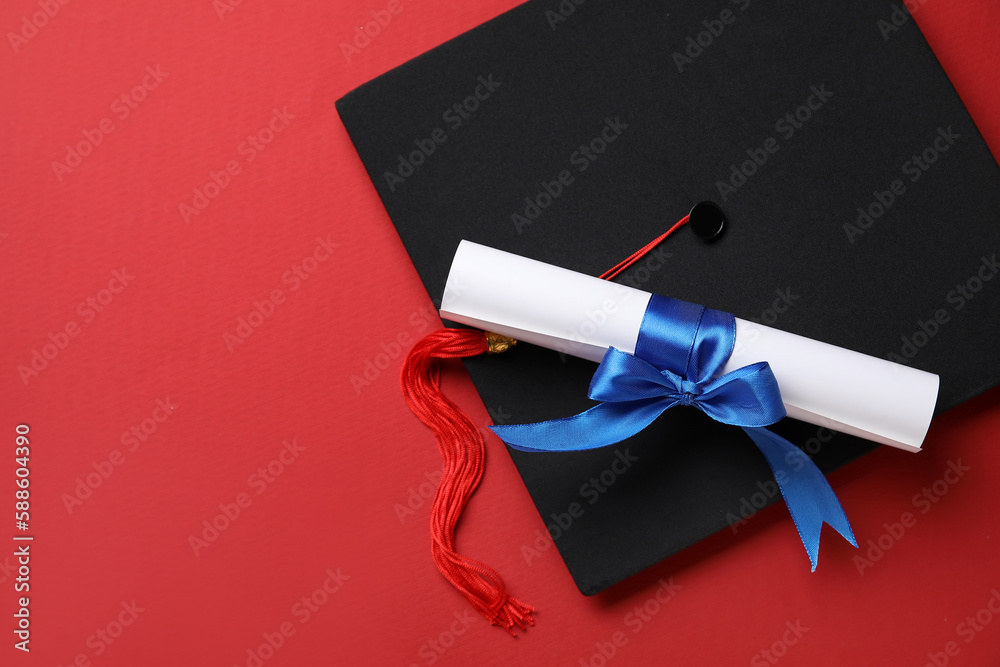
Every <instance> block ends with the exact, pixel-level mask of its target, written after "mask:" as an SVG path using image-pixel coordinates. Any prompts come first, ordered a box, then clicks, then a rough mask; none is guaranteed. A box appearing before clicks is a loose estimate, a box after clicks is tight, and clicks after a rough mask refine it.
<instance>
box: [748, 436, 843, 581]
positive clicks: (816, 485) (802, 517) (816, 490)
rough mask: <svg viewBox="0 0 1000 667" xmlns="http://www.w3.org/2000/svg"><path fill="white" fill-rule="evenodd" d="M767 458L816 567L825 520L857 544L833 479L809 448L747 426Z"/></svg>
mask: <svg viewBox="0 0 1000 667" xmlns="http://www.w3.org/2000/svg"><path fill="white" fill-rule="evenodd" d="M743 430H744V431H746V434H747V435H748V436H750V438H751V439H752V440H753V441H754V443H755V444H756V445H757V447H758V448H759V449H760V451H761V453H762V454H763V455H764V458H766V459H767V462H768V464H769V465H770V466H771V470H772V471H773V472H774V479H775V481H776V482H777V483H778V488H779V489H781V495H782V496H784V498H785V504H786V505H788V511H789V513H790V514H791V515H792V521H794V522H795V529H796V530H798V531H799V537H800V538H801V539H802V545H803V546H804V547H805V548H806V553H807V554H809V562H810V563H811V564H812V571H813V572H815V571H816V564H817V563H818V562H819V537H820V532H821V531H822V529H823V522H826V523H827V524H829V525H830V526H831V527H832V528H833V529H834V530H836V531H837V532H838V533H840V534H841V535H842V536H843V538H844V539H845V540H847V541H848V542H850V543H851V544H852V545H853V546H855V547H857V546H858V542H857V540H856V539H855V538H854V531H853V530H851V524H850V522H848V520H847V515H846V514H845V513H844V508H843V507H841V505H840V501H839V500H837V495H836V494H835V493H834V492H833V489H831V488H830V483H829V482H827V481H826V477H824V476H823V473H822V472H820V470H819V468H817V467H816V464H815V463H813V462H812V459H810V458H809V457H808V456H807V455H806V454H805V452H803V451H802V450H801V449H799V448H798V447H796V446H795V445H793V444H792V443H790V442H788V441H787V440H785V439H784V438H782V437H781V436H780V435H777V434H776V433H772V432H771V431H769V430H767V429H766V428H751V427H744V428H743Z"/></svg>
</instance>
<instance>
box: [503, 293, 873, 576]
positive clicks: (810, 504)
mask: <svg viewBox="0 0 1000 667" xmlns="http://www.w3.org/2000/svg"><path fill="white" fill-rule="evenodd" d="M735 343H736V320H735V318H734V317H733V316H732V315H730V314H729V313H723V312H721V311H718V310H712V309H710V308H705V307H704V306H697V305H695V304H691V303H687V302H685V301H679V300H677V299H671V298H668V297H663V296H659V295H657V294H654V295H653V296H652V297H651V298H650V301H649V305H648V306H647V307H646V313H645V315H644V316H643V321H642V325H641V326H640V328H639V337H638V340H637V342H636V348H635V354H634V355H632V354H628V353H627V352H622V351H621V350H618V349H615V348H610V349H609V350H608V351H607V353H606V354H605V355H604V359H603V361H601V365H600V366H598V368H597V372H596V373H594V377H593V379H592V380H591V383H590V393H589V396H590V398H591V399H593V400H596V401H602V403H600V404H599V405H596V406H594V407H593V408H591V409H589V410H587V411H585V412H582V413H580V414H578V415H575V416H573V417H567V418H565V419H555V420H552V421H547V422H541V423H538V424H518V425H510V426H491V427H490V428H491V429H492V430H493V432H494V433H496V434H497V435H498V436H499V437H500V438H501V439H502V440H503V441H504V442H506V443H507V444H508V445H510V446H511V447H513V448H514V449H519V450H522V451H526V452H569V451H579V450H584V449H595V448H597V447H604V446H606V445H612V444H615V443H616V442H621V441H622V440H625V439H626V438H629V437H631V436H633V435H635V434H636V433H638V432H639V431H641V430H643V429H644V428H646V427H647V426H649V425H650V424H651V423H652V422H653V420H655V419H656V418H657V417H659V416H660V415H661V414H662V413H663V412H665V411H666V410H669V409H670V408H672V407H675V406H677V405H691V406H694V407H696V408H698V409H700V410H702V411H703V412H705V413H706V414H707V415H708V416H710V417H712V419H715V420H716V421H719V422H722V423H724V424H732V425H734V426H740V427H742V428H743V430H744V431H745V432H746V434H747V435H748V436H750V438H751V439H752V440H753V441H754V443H755V444H756V445H757V447H758V448H759V449H760V451H761V453H762V454H763V455H764V458H765V459H767V462H768V464H769V465H770V466H771V470H772V472H773V473H774V477H775V481H777V483H778V487H779V488H780V489H781V494H782V496H783V497H784V499H785V503H786V504H787V505H788V510H789V512H790V513H791V515H792V520H793V521H794V522H795V527H796V529H797V530H798V532H799V537H800V538H801V539H802V544H803V546H805V548H806V553H807V554H808V555H809V562H810V563H811V564H812V569H813V571H815V570H816V563H817V560H818V558H819V539H820V532H821V529H822V527H823V522H824V521H825V522H826V523H828V524H829V525H830V526H832V527H833V528H834V530H836V531H837V532H838V533H840V534H841V535H842V536H843V537H844V539H846V540H847V541H848V542H850V543H851V544H852V545H854V546H855V547H856V546H857V541H856V540H855V539H854V532H853V531H852V530H851V525H850V523H849V522H848V521H847V516H846V515H845V514H844V509H843V508H842V507H841V506H840V502H839V501H838V500H837V496H836V494H834V492H833V489H831V488H830V484H829V483H828V482H827V481H826V478H825V477H824V476H823V473H822V472H820V470H819V469H818V468H817V467H816V465H815V464H814V463H813V462H812V460H811V459H810V458H809V457H808V456H806V454H805V453H803V451H802V450H801V449H799V448H798V447H796V446H795V445H793V444H792V443H790V442H788V441H787V440H785V439H784V438H782V437H781V436H779V435H777V434H775V433H772V432H771V431H769V430H767V429H766V428H763V427H764V426H768V425H770V424H773V423H775V422H777V421H778V420H780V419H781V418H782V417H784V416H785V406H784V405H783V404H782V402H781V392H780V391H779V389H778V382H777V380H775V378H774V374H773V373H772V372H771V367H770V366H768V364H767V363H766V362H760V363H755V364H750V365H749V366H743V367H742V368H738V369H736V370H734V371H731V372H729V373H726V374H725V375H721V376H719V377H716V375H718V374H719V372H720V371H721V370H722V368H723V367H724V366H725V365H726V362H727V361H728V360H729V357H730V356H731V355H732V353H733V346H734V345H735Z"/></svg>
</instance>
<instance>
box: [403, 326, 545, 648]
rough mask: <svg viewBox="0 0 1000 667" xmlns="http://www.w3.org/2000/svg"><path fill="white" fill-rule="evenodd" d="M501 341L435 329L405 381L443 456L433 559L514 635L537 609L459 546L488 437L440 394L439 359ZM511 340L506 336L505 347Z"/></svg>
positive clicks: (416, 352)
mask: <svg viewBox="0 0 1000 667" xmlns="http://www.w3.org/2000/svg"><path fill="white" fill-rule="evenodd" d="M490 336H493V337H494V338H489V337H490ZM497 342H498V339H497V338H496V335H495V334H487V333H485V332H482V331H478V330H475V329H440V330H438V331H435V332H434V333H431V334H429V335H427V336H425V337H424V338H423V339H422V340H420V341H419V342H418V343H417V344H416V345H414V346H413V349H412V350H410V353H409V354H408V355H407V357H406V362H405V363H404V364H403V370H402V373H401V375H400V385H401V386H402V389H403V396H404V397H405V398H406V403H407V405H409V406H410V410H412V411H413V414H415V415H416V416H417V417H419V418H420V421H422V422H423V423H424V424H426V425H427V426H428V427H430V429H431V430H432V431H433V432H434V437H435V438H436V439H437V444H438V450H439V451H440V452H441V458H442V459H444V472H443V474H442V476H441V482H440V483H439V484H438V488H437V492H436V493H435V494H434V505H433V507H432V509H431V537H432V543H431V553H432V554H433V556H434V563H435V564H436V565H437V568H438V570H440V571H441V574H443V575H444V577H445V579H447V580H448V581H450V582H451V583H452V585H454V586H455V588H457V589H458V590H459V592H460V593H461V594H462V595H464V596H465V599H466V600H468V601H469V603H470V604H472V606H473V607H475V608H476V610H477V611H478V612H479V613H480V614H482V615H483V616H484V617H485V618H486V620H488V621H489V622H490V623H492V624H493V625H500V626H502V627H504V628H506V629H507V631H508V632H510V633H511V634H512V635H513V634H516V633H515V632H514V627H515V626H517V627H519V628H521V629H522V630H523V629H526V628H527V626H529V625H534V624H535V621H534V619H533V618H532V617H531V614H532V613H533V612H534V611H535V608H534V607H532V606H530V605H527V604H525V603H523V602H521V601H520V600H518V599H517V598H514V597H511V596H510V595H509V594H508V593H507V587H506V586H505V585H504V583H503V579H501V578H500V575H499V574H498V573H497V572H496V570H494V569H493V568H491V567H488V566H486V565H484V564H483V563H480V562H479V561H477V560H473V559H471V558H466V557H465V556H462V555H460V554H459V553H458V552H456V551H455V525H456V524H457V523H458V519H459V517H460V516H461V514H462V511H463V510H464V509H465V506H466V504H467V503H468V502H469V498H471V497H472V494H473V493H474V492H475V490H476V487H478V486H479V481H480V480H481V479H482V477H483V469H484V467H485V464H486V442H485V441H484V440H483V435H482V433H481V432H480V431H479V429H478V428H476V425H475V424H474V423H473V422H472V420H471V419H469V418H468V417H467V416H465V414H464V413H463V412H462V410H461V409H460V408H459V407H458V406H457V405H455V404H454V403H452V402H451V401H449V400H448V399H447V398H446V397H445V396H444V394H442V393H441V388H440V368H439V364H440V362H439V361H438V360H439V359H457V358H462V357H471V356H475V355H477V354H482V353H483V352H487V351H502V350H501V349H494V345H493V344H494V343H497ZM509 344H512V343H511V342H510V341H509V339H503V341H501V345H500V346H501V347H502V346H503V345H509ZM504 349H505V348H504Z"/></svg>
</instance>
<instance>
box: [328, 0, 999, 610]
mask: <svg viewBox="0 0 1000 667" xmlns="http://www.w3.org/2000/svg"><path fill="white" fill-rule="evenodd" d="M897 14H898V15H894V14H893V10H892V8H890V7H888V6H887V5H885V4H884V3H880V2H873V1H871V0H845V1H843V2H839V3H827V4H815V3H801V2H770V3H757V2H754V1H753V0H734V1H732V2H728V1H721V0H718V1H716V2H711V3H708V4H704V3H700V4H692V3H663V2H651V1H648V0H647V1H637V2H628V3H621V2H612V1H611V0H587V2H586V3H582V2H581V3H577V2H570V0H565V1H564V2H562V3H556V2H528V3H526V4H524V5H521V6H519V7H517V8H515V9H513V10H511V11H509V12H507V13H505V14H503V15H501V16H499V17H497V18H496V19H494V20H492V21H490V22H488V23H486V24H484V25H482V26H480V27H478V28H476V29H475V30H472V31H470V32H468V33H466V34H464V35H461V36H459V37H457V38H456V39H454V40H452V41H450V42H448V43H446V44H443V45H442V46H440V47H438V48H435V49H433V50H432V51H430V52H428V53H426V54H424V55H422V56H420V57H418V58H416V59H414V60H413V61H410V62H408V63H406V64H404V65H402V66H400V67H398V68H396V69H394V70H392V71H391V72H388V73H387V74H385V75H383V76H380V77H379V78H377V79H375V80H373V81H372V82H370V83H368V84H366V85H364V86H362V87H360V88H358V89H357V90H355V91H353V92H351V93H350V94H348V95H347V96H345V97H344V98H343V99H342V100H340V101H339V102H338V104H337V108H338V110H339V112H340V115H341V118H342V119H343V122H344V124H345V126H346V127H347V129H348V132H349V133H350V136H351V139H352V141H353V142H354V144H355V146H356V147H357V150H358V153H359V154H360V156H361V158H362V161H363V162H364V164H365V167H366V168H367V170H368V172H369V175H370V176H371V179H372V181H373V183H374V184H375V186H376V189H377V190H378V193H379V195H380V196H381V198H382V201H383V203H384V204H385V207H386V210H387V211H388V213H389V215H390V217H391V218H392V221H393V223H394V224H395V225H396V228H397V230H398V231H399V235H400V237H401V238H402V240H403V243H404V244H405V246H406V248H407V250H408V252H409V254H410V256H411V258H412V260H413V262H414V264H415V265H416V268H417V270H418V272H419V274H420V277H421V279H422V280H423V282H424V285H425V286H426V288H427V290H428V292H429V293H430V295H431V297H432V298H433V299H435V301H436V302H437V303H440V297H441V294H442V291H443V289H444V285H445V280H446V277H447V274H448V269H449V266H450V263H451V260H452V257H453V255H454V253H455V250H456V248H457V246H458V244H459V241H460V240H462V239H469V240H471V241H475V242H477V243H482V244H485V245H488V246H492V247H496V248H500V249H503V250H507V251H510V252H513V253H517V254H519V255H524V256H527V257H531V258H534V259H538V260H541V261H544V262H548V263H551V264H555V265H558V266H563V267H566V268H570V269H573V270H576V271H580V272H583V273H588V274H591V275H598V274H600V273H602V272H604V271H605V270H606V269H608V268H610V267H612V266H614V265H615V264H616V263H618V262H619V261H620V260H622V259H624V258H625V257H628V256H629V255H630V254H632V253H633V252H634V251H635V250H637V249H638V248H640V247H642V246H643V245H644V244H646V243H647V242H648V241H649V240H650V239H653V238H655V237H656V236H658V235H659V234H661V233H662V232H663V231H664V230H666V229H667V228H668V227H669V226H671V225H672V224H673V223H674V222H676V221H677V220H678V219H679V218H681V216H683V215H684V214H685V213H687V212H688V210H689V209H690V208H691V207H692V206H693V205H694V204H696V203H698V202H701V201H705V200H710V201H714V202H716V203H717V204H718V205H719V206H721V207H722V209H723V210H724V211H725V213H726V215H727V217H728V221H729V222H728V225H727V228H726V230H725V231H724V233H723V234H722V235H721V236H720V237H719V238H718V239H716V240H714V241H712V242H705V241H703V240H702V239H700V238H698V237H697V236H696V235H695V234H693V233H691V232H690V230H688V229H681V230H680V231H678V232H677V233H676V234H674V235H673V236H672V237H670V238H669V239H668V240H667V241H666V242H665V244H664V245H663V246H662V247H661V248H660V249H659V251H658V252H657V253H656V254H655V255H654V256H652V257H650V258H648V259H647V260H645V261H640V262H639V263H637V264H636V265H635V266H633V267H632V268H631V269H630V270H629V271H627V272H626V273H624V274H623V275H622V276H621V278H620V280H622V281H623V282H626V283H629V284H632V285H634V286H638V287H640V288H642V289H644V290H647V291H650V292H656V293H660V294H664V295H669V296H672V297H676V298H679V299H684V300H686V301H690V302H694V303H699V304H704V305H706V306H708V307H710V308H715V309H718V310H723V311H728V312H731V313H733V314H735V315H736V316H737V317H739V318H743V319H748V320H754V321H759V322H762V323H764V324H768V325H774V326H775V327H777V328H780V329H784V330H787V331H790V332H793V333H797V334H801V335H804V336H808V337H811V338H815V339H819V340H822V341H826V342H829V343H832V344H835V345H839V346H842V347H845V348H849V349H852V350H857V351H860V352H864V353H866V354H870V355H874V356H877V357H882V358H890V359H893V360H895V361H898V362H901V363H906V364H910V365H912V366H915V367H918V368H921V369H924V370H927V371H930V372H933V373H937V374H938V375H940V377H941V387H940V394H939V401H938V411H939V412H940V411H943V410H947V409H949V408H952V407H954V406H956V405H958V404H959V403H961V402H963V401H965V400H967V399H969V398H971V397H973V396H975V395H977V394H979V393H981V392H983V391H985V390H986V389H988V388H990V387H992V386H994V385H996V384H997V383H998V381H1000V350H998V349H997V346H996V345H995V344H994V340H995V335H996V326H997V324H998V323H1000V322H998V315H997V313H1000V280H997V281H992V279H993V278H994V277H996V276H997V273H998V272H1000V264H998V263H997V260H996V251H997V248H998V246H1000V225H997V224H996V218H997V215H996V211H998V210H1000V187H998V186H1000V170H998V168H997V164H996V162H995V161H994V159H993V157H992V156H991V155H990V153H989V150H988V149H987V147H986V145H985V144H984V142H983V140H982V138H981V137H980V135H979V133H978V131H977V130H976V127H975V125H974V124H973V122H972V120H971V119H970V117H969V115H968V113H967V112H966V110H965V109H964V107H963V106H962V103H961V101H960V100H959V98H958V95H957V94H956V93H955V91H954V89H953V88H952V86H951V84H950V83H949V81H948V79H947V77H946V76H945V74H944V72H943V71H942V70H941V68H940V66H939V65H938V63H937V61H936V60H935V58H934V55H933V53H932V52H931V51H930V49H929V47H928V46H927V43H926V42H925V41H924V39H923V37H922V36H921V34H920V32H919V30H918V29H917V27H916V26H915V25H914V23H913V22H912V20H908V17H906V16H905V15H904V14H902V13H901V12H897ZM890 25H891V26H892V27H894V28H899V29H895V30H892V29H887V28H886V26H890ZM498 280H502V276H501V277H498ZM991 281H992V282H995V283H997V284H992V282H991ZM466 363H467V367H468V370H469V372H470V374H471V376H472V379H473V381H474V383H475V385H476V387H477V389H478V390H479V392H480V394H481V396H482V398H483V400H484V402H485V404H486V405H487V406H488V407H490V408H493V409H494V410H495V411H496V413H497V414H502V415H503V418H504V419H505V420H506V421H507V423H522V422H534V421H542V420H547V419H553V418H557V417H565V416H569V415H572V414H575V413H577V412H579V411H581V410H582V409H585V408H587V407H589V406H590V405H592V402H591V401H589V400H588V399H587V398H586V394H587V386H588V383H589V382H590V379H591V376H592V375H593V372H594V368H595V364H593V363H592V362H587V361H583V360H580V359H576V358H573V357H568V356H565V355H560V354H557V353H556V352H552V351H549V350H545V349H542V348H536V347H532V346H519V347H517V348H516V349H515V350H513V351H511V352H509V353H507V354H506V355H505V357H501V358H473V359H470V360H468V361H467V362H466ZM858 381H859V382H863V381H864V378H859V379H858ZM774 430H775V431H776V432H778V433H780V434H781V435H783V436H785V437H787V438H788V439H789V440H791V441H792V442H794V443H796V444H798V445H800V446H801V447H803V448H804V449H805V450H806V451H807V452H808V453H809V454H810V455H812V456H813V459H814V461H815V462H816V463H817V465H818V466H819V467H820V468H821V469H822V470H824V471H829V470H832V469H834V468H836V467H838V466H840V465H842V464H844V463H846V462H847V461H850V460H852V459H854V458H856V457H857V456H859V455H861V454H864V453H866V452H868V451H870V450H871V449H872V448H873V447H874V445H873V444H872V443H869V442H867V441H864V440H860V439H857V438H853V437H850V436H845V435H833V434H832V433H830V432H829V431H827V430H825V429H822V428H820V429H817V427H816V426H813V425H810V424H805V423H802V422H796V421H793V420H789V419H786V420H784V421H783V422H781V423H780V424H778V425H777V426H775V428H774ZM626 452H627V454H626ZM511 456H512V457H513V459H514V462H515V464H516V465H517V467H518V470H519V471H520V473H521V475H522V477H523V478H524V482H525V485H526V486H527V489H528V491H529V492H530V493H531V495H532V498H533V499H534V501H535V504H536V506H537V508H538V511H539V513H540V514H541V516H542V517H543V518H544V519H545V521H546V523H547V524H556V525H557V524H558V520H557V518H558V517H564V516H565V515H566V513H567V509H568V508H569V507H570V506H571V504H573V503H578V504H579V505H580V506H581V507H582V514H581V515H580V516H578V517H573V518H572V525H571V526H570V527H569V528H568V529H565V530H560V531H558V532H559V538H558V539H557V540H556V545H557V546H558V548H559V551H560V553H561V554H562V557H563V559H564V560H565V562H566V564H567V566H568V568H569V570H570V572H571V573H572V575H573V578H574V580H575V581H576V583H577V585H578V587H579V588H580V590H581V591H582V592H584V593H586V594H593V593H595V592H597V591H600V590H602V589H603V588H606V587H607V586H610V585H612V584H614V583H616V582H618V581H620V580H622V579H624V578H625V577H628V576H629V575H631V574H634V573H635V572H638V571H639V570H641V569H643V568H645V567H648V566H649V565H652V564H654V563H656V562H658V561H659V560H661V559H663V558H665V557H667V556H669V555H671V554H673V553H675V552H677V551H679V550H681V549H683V548H685V547H686V546H688V545H691V544H693V543H695V542H697V541H698V540H701V539H702V538H704V537H707V536H708V535H710V534H712V533H714V532H716V531H719V530H720V529H723V528H725V527H727V525H729V524H730V523H732V522H733V520H734V519H738V518H740V517H742V516H745V515H746V508H747V503H748V502H751V504H752V505H753V506H754V508H756V507H757V506H759V502H758V500H759V499H760V498H761V497H763V496H767V498H768V500H769V501H773V500H775V499H776V498H777V494H776V493H770V492H767V493H765V491H768V490H769V489H770V488H771V487H769V486H768V480H769V479H770V478H771V472H770V470H769V469H768V467H767V465H766V463H765V462H764V460H763V458H762V457H761V456H760V454H759V453H758V452H757V451H755V449H754V448H753V447H752V446H747V442H746V439H745V436H744V435H743V434H742V433H741V432H739V431H738V430H737V429H732V428H730V427H727V426H724V425H721V424H717V423H715V422H713V421H711V420H710V419H708V418H707V417H705V416H704V415H702V414H700V413H698V412H696V411H693V410H672V411H670V412H668V413H666V414H664V415H663V416H662V417H661V418H660V419H658V420H657V421H656V422H655V423H654V424H653V425H652V426H651V427H649V428H647V429H646V430H645V431H643V432H641V433H640V434H639V435H637V436H634V437H633V438H630V439H629V440H627V441H625V442H623V443H621V444H620V445H617V446H614V447H611V448H607V449H598V450H593V451H586V452H577V453H559V454H539V453H534V454H527V453H522V452H517V451H511ZM623 459H624V460H628V461H629V463H630V465H629V466H627V467H626V466H624V464H620V463H619V464H618V465H615V461H619V462H620V461H622V460H623ZM632 459H635V461H634V463H633V461H632ZM609 470H611V471H612V473H608V472H607V471H609ZM617 471H621V472H617ZM762 494H763V496H762ZM749 499H753V500H752V501H750V500H749ZM553 517H557V518H553ZM563 521H564V522H565V519H563ZM557 527H558V526H557Z"/></svg>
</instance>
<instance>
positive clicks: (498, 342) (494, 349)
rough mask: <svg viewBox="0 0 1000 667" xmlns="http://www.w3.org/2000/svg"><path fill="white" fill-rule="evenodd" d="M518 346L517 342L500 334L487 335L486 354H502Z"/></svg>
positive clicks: (488, 333) (491, 333)
mask: <svg viewBox="0 0 1000 667" xmlns="http://www.w3.org/2000/svg"><path fill="white" fill-rule="evenodd" d="M515 345H517V341H516V340H514V339H513V338H508V337H507V336H503V335H501V334H498V333H493V332H487V333H486V352H487V353H488V354H500V353H501V352H506V351H507V350H509V349H510V348H512V347H514V346H515Z"/></svg>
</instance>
